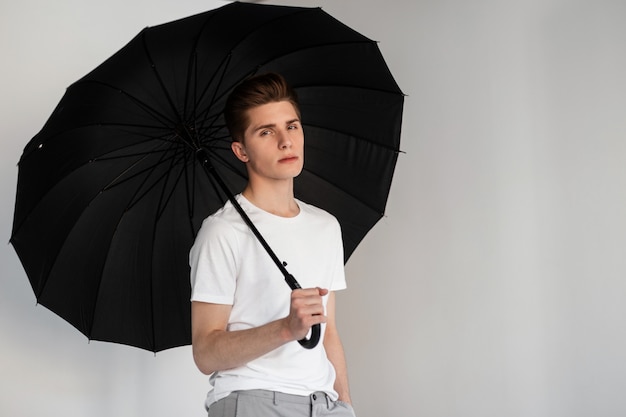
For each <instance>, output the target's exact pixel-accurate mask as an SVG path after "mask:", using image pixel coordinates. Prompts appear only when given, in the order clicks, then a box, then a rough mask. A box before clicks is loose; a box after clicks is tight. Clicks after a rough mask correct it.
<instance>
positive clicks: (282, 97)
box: [224, 73, 300, 142]
mask: <svg viewBox="0 0 626 417" xmlns="http://www.w3.org/2000/svg"><path fill="white" fill-rule="evenodd" d="M279 101H288V102H289V103H291V104H292V105H293V107H294V109H295V110H296V114H297V115H298V117H300V108H299V107H298V96H297V94H296V92H295V90H294V89H293V88H291V86H290V85H289V84H287V81H286V80H285V79H284V78H283V76H282V75H280V74H276V73H267V74H262V75H256V76H254V77H251V78H248V79H247V80H245V81H243V82H242V83H241V84H239V85H238V86H237V87H235V89H234V90H233V91H232V92H231V93H230V95H229V96H228V99H227V100H226V106H225V108H224V119H225V121H226V127H227V128H228V131H229V132H230V135H231V137H232V139H233V141H236V142H243V136H244V132H245V131H246V129H247V128H248V125H249V120H248V110H250V109H252V108H254V107H258V106H262V105H263V104H268V103H274V102H279Z"/></svg>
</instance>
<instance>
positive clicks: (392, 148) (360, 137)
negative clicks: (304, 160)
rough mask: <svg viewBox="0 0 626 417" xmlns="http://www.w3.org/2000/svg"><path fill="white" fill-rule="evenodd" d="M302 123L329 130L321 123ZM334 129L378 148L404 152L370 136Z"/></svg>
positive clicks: (304, 125) (397, 152) (398, 152)
mask: <svg viewBox="0 0 626 417" xmlns="http://www.w3.org/2000/svg"><path fill="white" fill-rule="evenodd" d="M302 125H303V127H304V129H306V127H307V126H309V127H314V128H316V129H320V130H328V128H326V127H324V126H319V125H315V124H311V123H306V122H304V123H303V124H302ZM332 131H333V132H335V133H340V134H342V135H345V136H350V137H354V138H355V139H357V140H359V141H363V142H367V143H369V144H370V145H374V146H376V147H378V148H381V149H385V150H387V151H390V152H394V153H396V154H400V153H402V151H401V150H399V149H398V148H396V147H394V146H392V145H386V144H384V143H380V142H376V141H375V140H372V139H368V138H364V137H362V136H358V137H357V136H354V135H353V134H352V133H350V132H346V131H342V130H338V129H333V130H332Z"/></svg>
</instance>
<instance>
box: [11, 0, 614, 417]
mask: <svg viewBox="0 0 626 417" xmlns="http://www.w3.org/2000/svg"><path fill="white" fill-rule="evenodd" d="M274 3H275V4H290V3H291V4H296V3H297V4H299V5H307V6H316V5H321V6H323V7H324V9H325V10H326V11H327V12H329V13H331V14H332V15H334V16H335V17H337V18H339V19H340V20H342V21H344V22H346V23H347V24H349V25H350V26H352V27H354V28H355V29H357V30H358V31H360V32H362V33H364V34H366V35H367V36H369V37H370V38H373V39H376V40H378V41H380V42H381V43H380V47H381V49H382V51H383V54H384V55H385V57H386V58H387V61H388V63H389V66H390V68H391V70H392V72H393V73H394V75H395V76H396V79H397V81H398V83H399V84H400V86H401V87H402V88H403V90H404V91H405V93H407V94H408V97H407V100H406V107H405V108H406V111H405V122H404V127H403V143H402V148H403V150H404V151H405V152H406V153H405V154H403V155H401V156H400V159H399V163H398V167H397V171H396V177H395V180H394V185H393V189H392V193H391V196H390V200H389V205H388V211H387V217H386V218H385V219H383V220H382V221H381V222H380V223H379V224H378V225H377V226H376V227H375V228H374V230H373V231H372V232H371V233H370V234H369V235H368V237H367V238H366V239H365V241H364V242H363V244H362V245H361V246H360V247H359V248H358V249H357V251H356V252H355V254H354V255H353V257H352V259H351V260H350V261H349V263H348V279H349V287H350V288H349V290H348V291H346V292H345V293H342V294H340V296H339V297H338V300H339V303H340V305H339V314H340V326H341V330H342V332H343V335H344V343H345V346H346V350H347V354H348V361H349V366H350V372H351V385H352V391H353V397H354V401H355V407H356V408H357V411H358V413H359V416H360V417H377V416H396V415H398V416H420V417H439V416H441V417H444V416H445V417H453V416H459V417H461V416H463V417H468V416H476V417H478V416H480V417H487V416H493V417H500V416H511V417H512V416H524V417H526V416H528V417H536V416H537V417H577V416H580V417H588V416H603V417H608V416H623V415H625V414H626V400H624V399H623V391H624V388H625V387H626V332H625V331H624V330H625V327H626V323H625V321H626V305H625V303H623V300H624V298H625V297H624V296H625V295H626V282H625V280H624V278H625V277H626V216H625V215H626V140H624V137H625V135H626V117H625V115H626V81H625V77H624V75H623V74H626V46H624V45H626V25H624V23H623V22H624V21H625V19H626V3H624V2H620V1H604V0H596V1H575V0H570V1H565V0H562V1H561V0H542V1H540V0H529V1H517V2H514V1H496V0H492V1H479V0H477V1H472V2H468V1H464V0H431V1H425V0H404V1H403V0H387V1H381V0H377V1H373V0H358V1H357V0H341V1H331V0H326V1H309V0H298V1H296V0H292V1H282V2H278V1H276V2H274ZM222 4H223V2H221V1H182V2H178V3H177V4H174V2H171V1H164V0H161V1H137V0H127V1H124V2H122V1H119V0H112V1H109V2H106V3H104V2H91V3H86V2H84V1H79V0H74V1H71V0H59V1H55V2H46V1H43V0H26V1H20V2H13V3H11V4H6V2H3V3H2V4H1V5H0V10H1V18H0V52H1V53H2V65H0V83H1V84H0V85H1V91H2V94H1V96H0V106H1V107H0V110H1V114H2V119H1V125H0V129H1V130H0V131H1V133H2V138H3V140H2V142H1V143H0V146H1V149H2V155H1V158H2V160H3V163H2V166H1V169H2V176H1V180H0V184H1V186H2V195H4V196H5V198H4V199H3V203H2V205H0V210H1V214H2V217H1V218H2V223H1V224H2V233H3V234H4V236H6V240H7V241H8V239H9V236H10V229H11V221H12V214H13V213H12V212H13V204H14V193H15V182H16V178H17V168H16V163H17V160H18V159H19V156H20V154H21V150H22V148H23V146H24V145H25V144H26V142H27V141H28V140H29V139H30V138H31V137H32V136H33V135H34V134H35V133H36V132H37V131H38V130H39V129H40V128H41V126H42V125H43V123H44V122H45V120H46V119H47V117H48V115H49V114H50V113H51V111H52V109H53V108H54V106H55V105H56V103H57V102H58V100H59V99H60V97H61V95H62V93H63V91H64V88H65V87H66V86H67V85H69V84H70V83H71V82H72V81H74V80H75V79H77V78H79V77H80V76H82V75H83V74H85V73H86V72H87V71H88V70H90V69H91V68H93V67H94V66H95V65H97V64H98V63H99V62H101V61H102V60H104V59H105V58H106V57H108V56H109V55H110V54H111V53H113V52H114V51H115V50H117V49H118V48H119V47H120V46H122V45H123V44H124V43H125V42H126V41H127V40H128V39H130V37H131V36H133V35H134V34H135V33H136V32H138V31H139V30H140V29H141V28H142V27H144V26H147V25H154V24H158V23H162V22H165V21H169V20H173V19H175V18H178V17H183V16H186V15H189V14H192V13H196V12H200V11H203V10H206V9H209V8H213V7H215V6H220V5H222ZM142 9H145V10H142ZM116 22H118V23H116ZM0 256H1V264H2V274H1V276H0V280H1V281H0V335H1V336H0V415H3V416H4V415H20V416H27V417H28V416H35V415H42V414H44V415H64V416H69V417H73V416H84V415H93V416H99V415H102V416H105V415H106V416H109V415H115V416H129V417H130V416H136V415H140V414H141V415H152V416H155V417H158V416H170V415H189V416H201V415H204V414H203V410H202V401H203V397H204V393H205V389H206V385H205V384H206V382H205V378H204V377H203V376H202V375H201V374H200V373H199V372H198V371H196V370H195V368H194V366H193V363H192V361H191V356H190V351H189V349H188V348H179V349H174V350H171V351H165V352H163V353H160V354H158V355H157V356H156V358H155V357H153V356H152V354H150V353H146V352H143V351H139V350H136V349H133V348H129V347H125V346H118V345H113V344H107V343H98V342H94V343H91V344H87V343H86V341H85V339H84V337H83V336H82V335H80V334H78V332H77V331H75V330H74V329H73V328H71V326H69V325H67V324H66V323H64V322H62V321H61V320H60V319H58V318H57V317H56V316H55V315H53V314H52V313H50V312H49V311H47V310H46V309H45V308H43V307H35V305H34V304H35V299H34V296H33V294H32V292H31V290H30V287H29V285H28V280H27V279H26V276H25V274H24V273H23V270H22V269H21V266H20V264H19V261H18V260H17V256H16V255H15V252H14V251H13V249H12V248H11V247H10V246H8V245H7V246H6V247H5V249H4V250H3V251H1V252H0Z"/></svg>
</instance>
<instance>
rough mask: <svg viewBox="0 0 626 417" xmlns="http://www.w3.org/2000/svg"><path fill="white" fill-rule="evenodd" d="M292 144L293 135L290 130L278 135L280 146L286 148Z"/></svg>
mask: <svg viewBox="0 0 626 417" xmlns="http://www.w3.org/2000/svg"><path fill="white" fill-rule="evenodd" d="M290 146H291V137H290V136H289V133H288V132H280V133H279V137H278V147H279V148H280V149H285V148H288V147H290Z"/></svg>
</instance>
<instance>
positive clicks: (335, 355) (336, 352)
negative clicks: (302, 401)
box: [324, 292, 352, 404]
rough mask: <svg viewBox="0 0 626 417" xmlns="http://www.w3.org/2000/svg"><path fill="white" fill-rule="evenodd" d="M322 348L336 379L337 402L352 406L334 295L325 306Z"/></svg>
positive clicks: (330, 295) (331, 295)
mask: <svg viewBox="0 0 626 417" xmlns="http://www.w3.org/2000/svg"><path fill="white" fill-rule="evenodd" d="M324 348H325V349H326V355H328V359H329V360H330V362H331V363H332V364H333V366H334V368H335V372H336V373H337V378H336V379H335V391H337V393H338V394H339V400H340V401H344V402H347V403H349V404H352V399H351V398H350V387H349V385H348V367H347V366H346V356H345V354H344V351H343V345H342V344H341V339H340V338H339V332H338V331H337V324H336V321H335V293H334V292H331V293H330V294H329V295H328V303H327V304H326V332H325V334H324Z"/></svg>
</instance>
